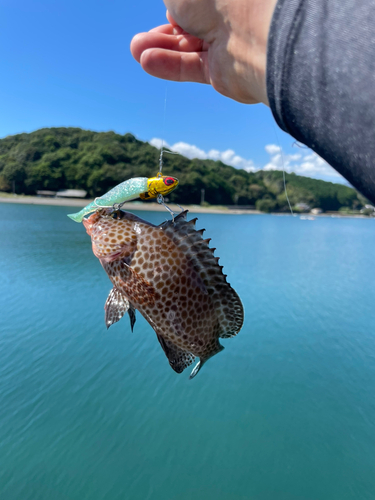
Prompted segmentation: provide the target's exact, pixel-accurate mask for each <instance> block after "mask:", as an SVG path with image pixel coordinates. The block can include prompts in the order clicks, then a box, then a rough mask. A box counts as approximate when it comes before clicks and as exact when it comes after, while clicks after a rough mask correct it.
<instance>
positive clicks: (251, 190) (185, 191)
mask: <svg viewBox="0 0 375 500" xmlns="http://www.w3.org/2000/svg"><path fill="white" fill-rule="evenodd" d="M159 154H160V151H159V150H158V149H156V148H155V147H153V146H151V145H150V144H149V143H147V142H142V141H140V140H138V139H136V138H135V137H134V136H133V135H132V134H130V133H127V134H125V135H120V134H117V133H115V132H93V131H89V130H82V129H80V128H44V129H40V130H37V131H35V132H32V133H23V134H17V135H13V136H8V137H5V138H3V139H0V191H5V192H12V191H13V190H14V191H15V192H16V193H17V194H28V195H34V194H36V191H37V190H53V191H58V190H61V189H85V190H86V191H87V193H88V196H89V197H94V196H100V195H102V194H103V193H105V192H106V191H108V190H109V189H111V188H112V187H114V186H115V185H116V184H118V183H120V182H123V181H124V180H126V179H129V178H130V177H151V176H154V175H156V173H157V170H158V160H159ZM163 173H164V174H166V175H171V176H174V177H177V178H178V179H179V181H180V187H179V188H178V189H176V190H175V191H174V192H173V193H171V194H170V195H169V200H170V201H171V202H177V203H180V204H199V203H200V202H201V190H202V189H204V190H205V194H204V200H205V203H206V204H211V205H240V206H241V205H247V206H249V205H251V206H255V207H256V208H257V209H258V210H261V211H263V212H271V211H272V212H275V211H280V212H283V211H288V210H289V208H288V203H287V199H286V196H285V192H284V184H283V173H282V172H281V171H262V170H260V171H257V172H254V173H253V172H250V173H248V172H246V171H245V170H239V169H236V168H234V167H231V166H228V165H225V164H224V163H222V162H220V161H213V160H199V159H193V160H189V159H188V158H185V157H184V156H181V155H168V154H165V155H164V167H163ZM286 183H287V191H288V196H289V199H290V203H291V205H292V206H294V207H296V205H298V204H300V203H305V204H307V205H309V206H310V207H311V208H313V207H318V208H321V209H322V210H324V211H336V210H340V209H341V210H358V209H360V208H361V207H362V206H363V205H364V204H365V203H366V199H365V198H364V197H363V196H361V195H360V194H359V193H357V191H355V190H354V189H353V188H350V187H348V186H345V185H342V184H334V183H331V182H325V181H321V180H316V179H311V178H308V177H302V176H298V175H295V174H293V173H291V174H286Z"/></svg>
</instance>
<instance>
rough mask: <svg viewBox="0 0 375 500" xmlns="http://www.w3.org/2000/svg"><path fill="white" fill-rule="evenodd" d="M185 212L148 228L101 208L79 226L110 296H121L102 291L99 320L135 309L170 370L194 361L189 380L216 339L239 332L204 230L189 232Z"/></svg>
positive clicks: (234, 300) (233, 300)
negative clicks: (110, 288) (109, 285)
mask: <svg viewBox="0 0 375 500" xmlns="http://www.w3.org/2000/svg"><path fill="white" fill-rule="evenodd" d="M186 215H187V211H185V212H183V213H181V214H180V215H179V216H177V217H176V218H175V220H174V222H172V221H168V222H165V223H163V224H161V225H160V226H154V225H153V224H150V223H149V222H147V221H144V220H142V219H140V218H139V217H137V216H135V215H133V214H130V213H128V212H124V211H121V210H117V211H113V210H112V209H103V210H98V211H97V212H96V213H95V214H93V215H92V216H90V217H89V219H87V220H86V221H84V224H85V227H86V230H87V232H88V234H89V235H91V238H92V245H93V251H94V254H95V255H96V256H97V257H98V258H99V260H100V262H101V264H102V266H103V268H104V270H105V271H106V273H107V274H108V276H109V278H110V280H111V281H112V283H113V285H114V290H116V294H122V295H123V296H124V300H120V299H116V300H114V297H116V296H117V295H116V294H113V295H112V296H111V294H110V296H109V298H108V299H107V303H106V318H107V316H108V317H109V318H112V319H113V318H115V321H118V320H119V319H120V318H121V317H122V316H123V314H124V312H126V310H127V308H129V307H131V310H134V309H136V310H138V311H139V312H140V313H141V314H142V315H143V316H144V318H145V319H146V320H147V321H148V322H149V324H150V325H151V326H152V328H153V329H154V330H155V333H156V335H157V337H158V340H159V342H160V344H161V346H162V348H163V350H164V352H165V354H166V356H167V357H168V360H169V363H170V365H171V367H172V368H173V369H174V370H175V371H176V372H178V373H180V372H181V371H183V370H184V369H185V368H186V367H187V366H189V365H190V364H191V363H192V362H193V361H194V358H195V357H196V356H198V357H199V358H200V362H199V363H198V365H197V366H196V368H195V369H194V370H193V372H192V375H191V377H192V376H195V375H196V373H197V372H198V371H199V369H200V367H201V366H202V365H203V363H204V362H205V361H206V360H207V359H209V358H210V357H212V356H213V355H215V354H217V353H218V352H220V351H221V350H222V349H223V347H222V346H221V344H220V342H219V338H220V337H222V338H227V337H232V336H234V335H236V334H237V333H238V332H239V330H240V329H241V327H242V324H243V307H242V303H241V300H240V299H239V297H238V295H237V293H236V292H235V291H234V290H233V288H232V287H231V286H230V285H229V283H228V282H227V281H226V277H225V275H224V274H223V273H222V266H219V264H218V258H217V257H214V255H213V252H214V249H210V248H209V247H208V243H209V241H210V240H209V239H208V240H204V239H203V237H202V235H203V231H204V230H200V231H197V230H196V229H195V221H196V219H193V220H191V221H189V222H187V221H186ZM112 292H113V291H112ZM112 292H111V293H112ZM117 304H118V305H117ZM116 307H118V308H120V309H121V307H122V310H121V311H117V309H116ZM124 308H125V309H124ZM111 309H112V311H111ZM113 309H114V310H115V311H114V312H113ZM129 312H130V311H129ZM117 318H118V319H117ZM109 321H110V320H109ZM115 321H113V322H115ZM106 323H107V319H106ZM133 324H134V323H133ZM107 326H109V325H108V324H107Z"/></svg>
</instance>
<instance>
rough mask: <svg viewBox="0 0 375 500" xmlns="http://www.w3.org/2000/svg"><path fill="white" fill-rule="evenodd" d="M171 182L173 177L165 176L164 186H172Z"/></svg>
mask: <svg viewBox="0 0 375 500" xmlns="http://www.w3.org/2000/svg"><path fill="white" fill-rule="evenodd" d="M173 183H174V179H173V177H167V178H166V179H164V184H165V185H166V186H172V184H173Z"/></svg>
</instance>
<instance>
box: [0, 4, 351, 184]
mask: <svg viewBox="0 0 375 500" xmlns="http://www.w3.org/2000/svg"><path fill="white" fill-rule="evenodd" d="M163 23H165V7H164V4H163V3H162V1H161V0H156V1H155V0H153V1H151V0H145V1H143V2H130V1H126V0H125V1H124V0H122V1H119V0H105V1H104V0H103V1H95V0H94V1H91V2H88V1H87V0H78V1H77V0H76V1H74V2H73V1H72V0H64V1H62V0H32V1H30V0H28V1H26V0H0V47H1V57H0V75H1V79H0V137H5V136H7V135H13V134H17V133H20V132H31V131H33V130H36V129H38V128H41V127H60V126H66V127H68V126H76V127H82V128H85V129H91V130H97V131H104V130H115V131H116V132H119V133H125V132H131V133H133V134H134V135H135V136H136V137H138V138H139V139H141V140H144V141H152V143H153V144H155V145H158V144H160V141H158V139H161V138H164V140H165V141H166V143H167V144H168V145H169V146H170V147H171V148H172V149H174V150H176V151H179V152H181V153H184V154H186V155H187V156H190V157H192V156H198V157H201V158H204V157H212V158H220V159H223V160H224V161H225V162H227V163H229V164H232V165H234V166H237V167H238V168H248V169H258V168H281V166H282V165H284V167H285V168H286V170H288V171H291V170H293V171H296V172H297V173H303V174H305V175H309V176H311V177H317V178H323V179H326V180H332V181H334V182H340V181H341V177H340V176H338V174H336V173H335V171H333V170H332V169H331V168H330V167H328V165H327V164H325V162H323V161H322V160H320V159H319V158H318V157H317V156H316V155H315V154H313V153H312V152H311V151H310V150H307V149H305V148H298V147H296V145H295V144H294V140H293V139H292V138H291V137H289V136H288V135H287V134H285V133H283V132H282V131H281V130H280V129H278V128H277V125H276V124H275V122H274V120H273V118H272V114H271V112H270V110H269V109H268V108H267V107H266V106H264V105H256V106H246V105H243V104H239V103H236V102H234V101H232V100H230V99H227V98H225V97H223V96H221V95H219V94H217V93H216V92H215V91H214V90H213V89H212V88H211V87H209V86H207V85H198V84H192V83H182V84H181V83H175V82H168V83H167V82H166V81H163V80H158V79H156V78H153V77H151V76H149V75H147V74H146V73H144V72H143V71H142V69H141V68H140V66H139V65H138V63H137V62H135V61H134V60H133V58H132V56H131V55H130V51H129V44H130V41H131V39H132V37H133V35H134V34H136V33H138V32H141V31H147V30H149V29H150V28H152V27H154V26H156V25H158V24H163ZM166 93H167V106H166V116H165V120H164V101H165V95H166ZM281 151H282V153H281Z"/></svg>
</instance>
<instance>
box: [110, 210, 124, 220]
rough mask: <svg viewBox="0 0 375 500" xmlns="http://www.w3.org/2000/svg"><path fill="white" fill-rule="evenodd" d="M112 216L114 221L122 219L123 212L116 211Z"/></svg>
mask: <svg viewBox="0 0 375 500" xmlns="http://www.w3.org/2000/svg"><path fill="white" fill-rule="evenodd" d="M110 216H111V217H112V219H121V217H122V212H121V210H114V211H113V212H112V213H111V214H110Z"/></svg>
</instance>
